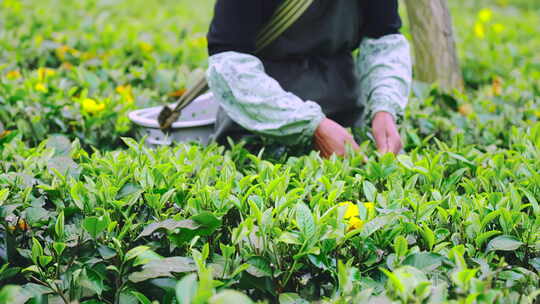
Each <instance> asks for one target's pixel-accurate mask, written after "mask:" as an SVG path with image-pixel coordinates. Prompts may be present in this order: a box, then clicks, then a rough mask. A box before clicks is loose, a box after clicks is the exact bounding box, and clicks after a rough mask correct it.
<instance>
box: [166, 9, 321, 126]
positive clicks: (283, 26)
mask: <svg viewBox="0 0 540 304" xmlns="http://www.w3.org/2000/svg"><path fill="white" fill-rule="evenodd" d="M313 1H314V0H285V1H284V2H283V3H282V4H281V5H280V6H279V7H278V9H277V10H276V12H275V13H274V15H273V16H272V17H271V18H270V22H268V24H266V25H265V26H264V27H263V29H262V30H261V32H260V33H259V35H257V41H256V42H255V46H256V50H255V53H260V52H261V51H262V50H263V49H265V48H266V47H267V46H268V45H270V44H271V43H272V42H274V41H275V40H276V39H277V38H278V37H279V36H280V35H281V34H283V33H284V32H285V31H286V30H287V29H289V28H290V27H291V26H292V25H293V24H294V23H295V22H296V21H297V20H298V19H299V18H300V17H301V16H302V15H303V14H304V13H305V12H306V10H307V9H308V8H309V7H310V6H311V4H312V3H313ZM206 90H208V83H207V82H206V77H202V78H201V79H200V80H199V81H197V83H195V85H194V86H193V87H191V88H190V89H189V90H188V91H187V92H186V93H185V94H184V95H183V96H182V97H180V99H179V100H178V103H177V104H176V107H175V108H174V109H173V110H171V109H170V108H169V107H168V106H164V107H163V109H162V110H161V112H160V113H159V116H158V122H159V125H160V127H161V129H162V130H167V129H169V128H170V127H171V126H172V124H173V123H174V122H175V121H176V120H177V119H178V117H180V113H181V111H182V109H184V108H185V107H186V106H187V105H189V104H190V103H191V102H192V101H193V100H194V99H195V98H197V96H199V95H201V94H202V93H204V92H205V91H206Z"/></svg>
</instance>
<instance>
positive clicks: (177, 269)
mask: <svg viewBox="0 0 540 304" xmlns="http://www.w3.org/2000/svg"><path fill="white" fill-rule="evenodd" d="M195 270H197V266H196V265H195V262H194V261H193V259H191V258H185V257H170V258H164V259H159V260H153V261H150V262H148V263H147V264H145V265H144V266H143V268H142V271H139V272H134V273H132V274H131V275H130V276H129V280H130V281H132V282H134V283H138V282H142V281H146V280H149V279H154V278H159V277H173V273H184V272H192V271H195Z"/></svg>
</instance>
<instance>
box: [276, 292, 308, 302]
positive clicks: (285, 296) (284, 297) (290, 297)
mask: <svg viewBox="0 0 540 304" xmlns="http://www.w3.org/2000/svg"><path fill="white" fill-rule="evenodd" d="M308 303H309V302H308V301H306V300H304V299H302V298H301V297H300V296H299V295H298V294H296V293H282V294H280V295H279V304H308Z"/></svg>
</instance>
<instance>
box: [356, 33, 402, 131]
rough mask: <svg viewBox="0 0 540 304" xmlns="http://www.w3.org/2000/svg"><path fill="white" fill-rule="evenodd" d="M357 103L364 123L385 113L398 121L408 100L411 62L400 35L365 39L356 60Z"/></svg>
mask: <svg viewBox="0 0 540 304" xmlns="http://www.w3.org/2000/svg"><path fill="white" fill-rule="evenodd" d="M357 65H358V73H359V75H360V87H361V96H360V102H361V103H362V104H363V105H365V106H366V112H365V115H366V116H365V117H366V120H365V121H366V122H368V123H369V122H371V120H372V119H373V116H374V115H375V114H376V113H377V112H381V111H385V112H388V113H390V114H392V115H393V116H394V119H396V120H397V121H400V120H401V119H402V118H403V114H404V112H405V108H406V107H407V103H408V100H409V94H410V91H411V84H412V62H411V51H410V46H409V42H408V41H407V39H406V38H405V37H404V36H403V35H401V34H392V35H387V36H383V37H381V38H378V39H371V38H365V39H364V40H363V41H362V43H361V44H360V52H359V55H358V60H357Z"/></svg>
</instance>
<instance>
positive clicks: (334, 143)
mask: <svg viewBox="0 0 540 304" xmlns="http://www.w3.org/2000/svg"><path fill="white" fill-rule="evenodd" d="M314 143H315V147H316V148H317V150H319V151H320V152H321V156H322V157H325V158H329V157H330V156H332V154H336V155H338V156H345V153H346V148H345V147H346V145H347V144H350V145H351V146H352V148H353V149H355V150H360V147H359V146H358V144H357V143H356V141H355V140H354V138H353V137H352V135H351V134H350V133H349V132H348V131H347V130H346V129H345V128H344V127H342V126H341V125H340V124H338V123H337V122H335V121H333V120H331V119H328V118H325V119H324V120H323V121H322V122H321V123H320V124H319V126H318V127H317V129H316V130H315V134H314Z"/></svg>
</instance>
